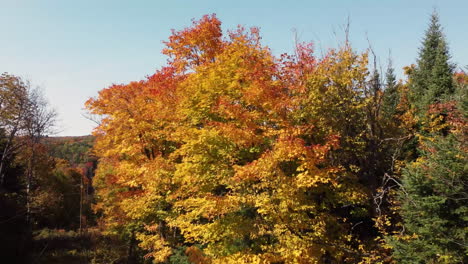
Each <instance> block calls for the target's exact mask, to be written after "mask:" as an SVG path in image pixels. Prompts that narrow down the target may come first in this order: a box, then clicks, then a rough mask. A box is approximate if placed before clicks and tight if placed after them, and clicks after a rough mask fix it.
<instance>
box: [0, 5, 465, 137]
mask: <svg viewBox="0 0 468 264" xmlns="http://www.w3.org/2000/svg"><path fill="white" fill-rule="evenodd" d="M434 7H436V8H437V10H438V12H439V15H440V20H441V24H442V25H443V27H444V32H445V35H446V38H447V41H448V43H449V48H450V52H451V55H452V62H454V63H456V64H457V65H458V66H460V67H463V66H465V65H468V35H467V34H466V29H467V28H468V1H466V0H445V1H443V0H413V1H403V0H394V1H390V0H388V1H386V0H379V1H377V0H373V1H372V0H346V1H345V0H328V1H326V0H315V1H313V0H310V1H276V0H269V1H252V0H250V1H245V0H239V1H215V0H212V1H207V0H199V1H190V0H186V1H183V0H175V1H149V0H148V1H118V0H101V1H98V0H94V1H92V0H82V1H72V0H43V1H34V0H0V12H1V15H0V24H1V25H2V27H1V31H0V32H1V34H0V72H8V73H11V74H14V75H19V76H21V77H23V78H25V79H28V80H30V81H31V83H32V84H33V85H34V86H40V87H42V88H43V90H44V94H45V95H46V97H47V98H48V100H49V102H50V104H51V105H52V106H53V107H54V108H55V109H56V110H57V112H58V114H59V119H60V122H59V124H58V130H59V131H61V132H60V133H59V134H58V135H59V136H79V135H87V134H90V133H91V130H92V129H93V127H94V126H95V124H94V123H93V122H91V121H89V120H87V119H86V118H84V117H83V116H82V115H83V114H84V113H85V111H84V109H83V105H84V102H85V101H86V100H87V99H88V98H90V97H94V96H96V95H97V93H98V91H99V90H101V89H103V88H106V87H108V86H110V85H111V84H113V83H128V82H130V81H136V80H141V79H143V78H145V76H147V75H150V74H152V73H153V72H154V71H155V70H156V69H158V68H160V67H161V66H163V65H164V64H165V62H166V57H164V56H163V55H162V54H161V53H160V52H161V50H162V48H163V43H162V41H164V40H166V39H167V38H168V37H169V35H170V33H171V29H176V30H181V29H183V28H184V27H187V26H190V25H191V20H192V19H193V18H194V19H199V18H200V17H201V16H203V15H204V14H212V13H216V15H217V17H218V18H219V19H220V20H221V21H222V23H223V25H222V27H223V30H227V29H232V28H235V27H236V26H237V25H238V24H241V25H244V26H246V27H251V26H257V27H259V28H260V32H261V36H262V41H263V44H264V45H267V46H268V47H270V48H271V49H272V51H273V54H275V55H279V54H281V53H285V52H291V51H292V50H293V46H294V33H293V31H294V30H295V31H296V32H297V34H298V37H299V38H300V40H301V41H312V42H314V45H315V48H316V53H317V55H320V53H321V50H325V51H326V50H327V49H328V48H330V47H336V46H337V44H338V41H339V39H340V38H341V37H342V36H343V33H342V29H343V25H344V24H345V23H346V21H347V17H348V16H349V17H350V22H351V26H350V40H351V43H352V45H353V47H354V48H355V49H356V50H358V51H363V50H365V49H366V48H368V40H367V39H369V41H370V42H371V44H372V47H373V49H374V50H375V52H376V53H377V56H378V57H379V64H380V65H381V66H382V67H383V68H385V67H386V63H387V59H388V53H389V50H391V53H392V60H393V64H394V67H395V68H396V71H397V73H398V75H399V76H401V72H402V71H401V68H402V67H403V66H405V65H410V64H412V63H415V61H416V57H417V55H418V48H419V47H420V43H421V39H422V37H423V35H424V31H425V29H426V27H427V24H428V21H429V15H430V14H431V12H432V10H433V8H434ZM334 32H336V33H337V35H338V39H337V37H336V35H335V33H334Z"/></svg>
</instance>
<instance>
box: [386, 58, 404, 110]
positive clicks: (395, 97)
mask: <svg viewBox="0 0 468 264" xmlns="http://www.w3.org/2000/svg"><path fill="white" fill-rule="evenodd" d="M399 102H400V93H399V91H398V87H397V81H396V76H395V69H394V68H393V65H392V60H391V59H389V62H388V68H387V72H386V73H385V91H384V95H383V99H382V113H383V115H384V116H385V117H386V118H391V117H392V116H393V115H394V114H395V113H396V109H397V106H398V103H399Z"/></svg>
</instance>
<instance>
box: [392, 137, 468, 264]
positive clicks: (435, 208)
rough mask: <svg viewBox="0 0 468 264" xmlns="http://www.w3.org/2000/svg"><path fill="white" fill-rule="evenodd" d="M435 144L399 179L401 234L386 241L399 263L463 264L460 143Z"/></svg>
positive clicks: (464, 178)
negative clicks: (400, 188) (402, 221)
mask: <svg viewBox="0 0 468 264" xmlns="http://www.w3.org/2000/svg"><path fill="white" fill-rule="evenodd" d="M436 139H437V140H436V141H435V143H429V142H428V143H427V145H426V151H425V153H424V154H423V156H422V157H420V158H419V159H418V160H417V161H415V162H413V163H411V164H410V165H409V166H408V168H407V170H406V171H405V172H404V174H403V186H404V189H403V190H402V191H401V193H400V198H401V201H402V210H401V215H402V217H403V219H404V228H405V229H404V230H405V235H404V236H400V237H399V238H398V239H395V240H392V241H391V242H390V244H392V245H393V247H394V256H395V257H396V259H397V260H399V263H467V262H468V247H467V243H468V233H467V232H466V226H468V206H467V204H466V200H467V199H468V191H467V189H466V186H468V173H467V166H466V164H467V158H466V157H467V156H466V151H465V149H466V144H465V143H464V142H465V140H462V139H460V138H457V137H455V136H454V135H450V136H448V137H446V138H442V137H438V138H436Z"/></svg>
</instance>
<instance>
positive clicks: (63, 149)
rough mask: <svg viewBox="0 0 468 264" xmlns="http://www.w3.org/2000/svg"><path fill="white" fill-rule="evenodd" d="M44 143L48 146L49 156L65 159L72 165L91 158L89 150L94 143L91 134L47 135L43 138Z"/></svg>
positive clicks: (82, 162)
mask: <svg viewBox="0 0 468 264" xmlns="http://www.w3.org/2000/svg"><path fill="white" fill-rule="evenodd" d="M45 144H46V145H47V146H48V147H49V152H50V155H51V156H53V157H55V158H60V159H64V160H67V161H69V162H70V164H71V165H74V166H78V165H79V164H84V163H86V162H89V161H90V160H92V159H93V158H92V155H91V153H90V151H91V149H92V147H93V144H94V137H93V136H91V135H88V136H77V137H47V138H45Z"/></svg>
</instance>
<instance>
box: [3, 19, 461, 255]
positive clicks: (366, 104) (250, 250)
mask: <svg viewBox="0 0 468 264" xmlns="http://www.w3.org/2000/svg"><path fill="white" fill-rule="evenodd" d="M441 21H443V18H439V15H438V14H437V12H436V11H434V13H433V14H432V15H431V16H430V17H428V23H427V28H426V31H425V32H421V35H422V36H423V38H422V40H421V43H420V48H419V51H414V53H415V54H417V55H415V57H416V56H417V60H416V61H414V63H413V64H411V65H407V66H406V67H405V68H404V75H402V76H401V78H400V76H398V77H397V74H396V73H395V72H396V70H395V69H394V67H393V65H392V58H391V57H390V58H388V61H387V62H386V63H385V66H384V67H383V68H382V67H379V66H378V65H377V63H376V60H377V57H383V58H386V56H387V55H386V54H375V52H374V50H373V49H372V46H369V48H368V49H367V50H366V51H364V52H357V51H356V49H354V48H353V43H351V42H350V41H348V38H347V36H346V37H345V41H343V42H342V43H340V46H339V47H337V48H330V49H327V50H326V52H325V53H323V54H320V53H319V52H317V51H316V47H315V45H314V43H309V42H300V41H298V42H296V43H295V48H294V51H293V52H292V53H290V54H281V55H278V56H277V55H274V54H273V53H272V52H271V50H270V49H269V48H268V47H267V46H266V45H265V44H263V42H262V34H261V32H260V30H259V29H258V28H255V27H253V28H245V27H243V26H238V27H237V28H230V29H226V28H223V27H222V24H221V21H220V19H219V18H218V17H217V16H216V15H215V14H211V15H205V16H203V17H201V18H196V19H194V20H193V22H192V24H191V25H187V27H186V28H183V29H176V30H173V31H172V34H171V35H170V37H169V38H168V39H167V40H166V41H165V42H164V45H165V48H164V49H163V50H162V51H161V52H162V54H164V55H165V56H166V58H167V62H166V64H165V65H164V66H162V67H160V68H159V69H158V70H157V71H156V72H154V73H153V74H152V75H149V76H147V77H146V78H144V79H142V80H135V81H133V82H130V83H126V84H115V85H112V86H110V87H106V88H104V89H102V90H101V91H99V93H98V94H96V95H90V99H89V100H88V101H87V102H86V105H85V106H84V107H85V108H86V109H87V111H88V114H89V115H88V118H90V119H93V120H94V121H95V122H96V128H95V129H94V132H93V135H90V136H83V137H56V136H54V135H53V131H54V125H55V121H56V119H57V113H56V112H54V110H52V108H51V107H50V106H49V104H48V103H47V100H45V99H44V96H43V95H42V94H41V92H40V91H39V90H37V89H35V88H34V86H33V85H31V84H30V83H29V82H28V81H27V80H26V79H24V78H22V77H19V76H17V75H15V74H14V73H9V72H8V73H4V74H2V75H1V76H0V158H1V160H0V246H1V248H0V255H1V256H2V260H0V261H1V262H2V263H72V264H73V263H94V264H105V263H106V264H107V263H115V264H124V263H125V264H137V263H154V264H156V263H161V264H189V263H193V264H203V263H208V264H225V263H226V264H229V263H233V264H235V263H239V264H241V263H246V264H247V263H252V264H254V263H257V264H260V263H265V264H267V263H272V264H290V263H317V264H319V263H320V264H321V263H324V264H325V263H382V264H383V263H409V264H414V263H434V264H435V263H468V230H467V226H468V203H467V201H468V171H467V170H468V166H467V164H468V162H467V155H466V152H467V147H468V146H467V140H468V137H467V136H468V134H467V132H468V131H467V125H466V122H467V110H468V101H467V99H468V98H467V92H468V72H467V71H468V68H467V67H468V66H465V64H462V65H456V64H454V63H453V62H452V60H451V55H450V49H449V48H450V47H449V45H448V41H447V40H446V37H445V34H444V30H443V27H442V25H441ZM343 34H348V32H347V31H345V32H344V33H343ZM465 63H466V62H465ZM32 81H34V80H32ZM3 260H8V261H6V262H3Z"/></svg>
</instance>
